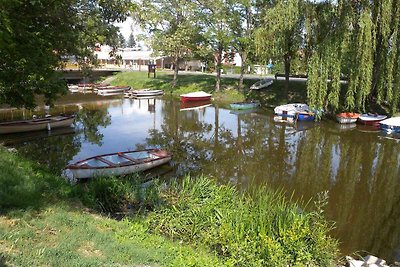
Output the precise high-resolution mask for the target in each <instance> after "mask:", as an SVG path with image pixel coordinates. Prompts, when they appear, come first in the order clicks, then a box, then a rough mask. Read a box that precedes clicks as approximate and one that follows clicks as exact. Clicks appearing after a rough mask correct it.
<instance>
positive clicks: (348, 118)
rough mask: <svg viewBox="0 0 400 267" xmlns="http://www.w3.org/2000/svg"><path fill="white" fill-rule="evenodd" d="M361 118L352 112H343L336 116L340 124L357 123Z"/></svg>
mask: <svg viewBox="0 0 400 267" xmlns="http://www.w3.org/2000/svg"><path fill="white" fill-rule="evenodd" d="M359 117H360V114H358V113H351V112H343V113H340V114H338V115H336V120H337V122H339V123H344V124H346V123H355V122H356V121H357V119H358V118H359Z"/></svg>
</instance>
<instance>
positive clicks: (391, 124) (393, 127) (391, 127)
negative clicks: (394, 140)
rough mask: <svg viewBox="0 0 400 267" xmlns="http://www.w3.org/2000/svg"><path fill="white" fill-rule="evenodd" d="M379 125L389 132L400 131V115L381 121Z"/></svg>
mask: <svg viewBox="0 0 400 267" xmlns="http://www.w3.org/2000/svg"><path fill="white" fill-rule="evenodd" d="M379 127H380V128H381V129H382V130H383V131H385V132H387V133H400V117H393V118H389V119H386V120H383V121H380V122H379Z"/></svg>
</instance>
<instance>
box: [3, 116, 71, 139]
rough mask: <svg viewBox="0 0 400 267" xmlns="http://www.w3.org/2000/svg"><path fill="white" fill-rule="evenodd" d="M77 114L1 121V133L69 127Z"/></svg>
mask: <svg viewBox="0 0 400 267" xmlns="http://www.w3.org/2000/svg"><path fill="white" fill-rule="evenodd" d="M74 119H75V116H74V115H71V116H54V117H52V116H50V117H46V118H39V119H31V120H21V121H10V122H2V123H0V134H10V133H22V132H32V131H42V130H48V131H50V130H51V129H53V128H61V127H68V126H71V124H72V123H73V122H74Z"/></svg>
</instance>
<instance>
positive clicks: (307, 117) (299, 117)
mask: <svg viewBox="0 0 400 267" xmlns="http://www.w3.org/2000/svg"><path fill="white" fill-rule="evenodd" d="M295 120H296V121H315V113H314V112H309V111H299V112H297V113H296V115H295Z"/></svg>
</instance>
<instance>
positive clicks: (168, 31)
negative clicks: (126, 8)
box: [135, 0, 198, 87]
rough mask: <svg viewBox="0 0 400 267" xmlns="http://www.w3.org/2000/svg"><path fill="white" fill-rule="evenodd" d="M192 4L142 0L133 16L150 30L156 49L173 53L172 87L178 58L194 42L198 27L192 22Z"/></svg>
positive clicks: (175, 76)
mask: <svg viewBox="0 0 400 267" xmlns="http://www.w3.org/2000/svg"><path fill="white" fill-rule="evenodd" d="M193 8H194V6H193V4H192V2H191V1H189V0H156V1H147V0H143V1H142V2H141V3H140V5H138V9H137V12H136V13H135V19H136V20H137V21H138V22H139V23H140V24H141V25H142V26H143V27H144V28H145V29H146V30H147V31H148V32H149V33H150V38H151V46H152V48H153V50H154V51H155V53H157V54H159V55H162V56H170V57H172V61H173V64H174V78H173V80H172V86H173V87H175V86H176V83H177V80H178V72H179V62H180V60H181V59H182V58H183V57H187V56H188V55H189V54H190V53H191V52H192V50H193V49H195V46H196V34H197V32H198V29H197V28H196V26H195V24H194V23H193V21H195V19H194V17H193V14H194V13H193Z"/></svg>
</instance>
